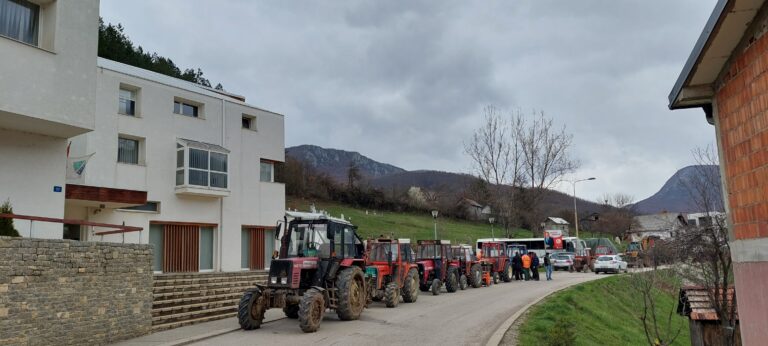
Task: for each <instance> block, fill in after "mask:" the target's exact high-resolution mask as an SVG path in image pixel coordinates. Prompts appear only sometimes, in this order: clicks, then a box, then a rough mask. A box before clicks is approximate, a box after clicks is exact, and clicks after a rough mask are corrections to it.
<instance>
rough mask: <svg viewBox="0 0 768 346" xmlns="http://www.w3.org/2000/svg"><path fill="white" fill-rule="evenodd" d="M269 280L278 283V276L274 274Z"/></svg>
mask: <svg viewBox="0 0 768 346" xmlns="http://www.w3.org/2000/svg"><path fill="white" fill-rule="evenodd" d="M269 282H270V283H273V284H276V283H277V276H272V277H270V278H269Z"/></svg>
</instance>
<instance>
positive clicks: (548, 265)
mask: <svg viewBox="0 0 768 346" xmlns="http://www.w3.org/2000/svg"><path fill="white" fill-rule="evenodd" d="M544 269H546V271H547V281H550V280H552V260H551V259H550V258H549V252H547V254H546V255H544Z"/></svg>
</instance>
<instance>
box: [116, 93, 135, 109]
mask: <svg viewBox="0 0 768 346" xmlns="http://www.w3.org/2000/svg"><path fill="white" fill-rule="evenodd" d="M117 111H118V113H120V114H125V115H132V116H135V115H136V90H128V89H124V88H120V102H119V104H118V108H117Z"/></svg>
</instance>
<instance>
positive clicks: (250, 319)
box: [237, 288, 267, 330]
mask: <svg viewBox="0 0 768 346" xmlns="http://www.w3.org/2000/svg"><path fill="white" fill-rule="evenodd" d="M266 310H267V309H266V301H265V299H264V296H263V295H262V294H261V289H259V288H253V289H249V290H247V291H245V293H244V294H243V296H242V298H240V304H239V305H238V307H237V321H238V322H239V323H240V328H243V329H245V330H251V329H259V327H261V322H262V321H263V320H264V311H266Z"/></svg>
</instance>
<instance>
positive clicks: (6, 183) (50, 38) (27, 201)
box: [0, 0, 99, 238]
mask: <svg viewBox="0 0 768 346" xmlns="http://www.w3.org/2000/svg"><path fill="white" fill-rule="evenodd" d="M0 8H2V11H3V15H2V16H0V56H2V64H0V202H3V201H5V200H6V199H7V200H9V201H10V202H11V204H12V205H13V207H14V213H16V214H21V215H36V216H42V217H49V218H59V219H60V218H62V217H64V195H65V191H64V187H65V167H66V150H67V143H68V138H69V137H73V136H77V135H80V134H83V133H86V132H88V131H91V130H93V129H94V126H95V118H96V102H95V100H96V72H97V69H96V53H97V45H98V31H97V30H96V28H97V27H98V25H99V2H98V0H82V1H25V0H14V1H11V0H0ZM15 227H16V228H17V229H18V230H19V232H20V233H21V234H22V235H27V236H29V231H30V224H29V222H28V221H23V220H16V221H15ZM32 235H33V236H34V237H38V238H61V237H62V226H61V224H56V223H44V222H35V223H34V233H33V234H32Z"/></svg>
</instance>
